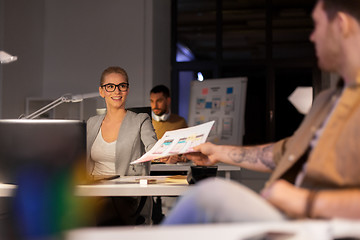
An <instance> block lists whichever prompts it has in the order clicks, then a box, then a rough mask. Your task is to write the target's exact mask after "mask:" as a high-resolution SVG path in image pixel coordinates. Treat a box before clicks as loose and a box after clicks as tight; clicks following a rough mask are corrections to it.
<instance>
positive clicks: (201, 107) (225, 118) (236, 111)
mask: <svg viewBox="0 0 360 240" xmlns="http://www.w3.org/2000/svg"><path fill="white" fill-rule="evenodd" d="M246 86H247V78H246V77H239V78H219V79H208V80H204V81H202V82H199V81H193V82H191V90H190V104H189V117H188V125H189V126H195V125H198V124H201V123H204V122H208V121H212V120H215V124H214V126H213V128H212V130H211V132H210V134H209V137H208V141H210V142H212V143H215V144H229V145H242V141H243V136H244V114H245V99H246Z"/></svg>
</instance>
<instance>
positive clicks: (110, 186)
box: [0, 176, 191, 197]
mask: <svg viewBox="0 0 360 240" xmlns="http://www.w3.org/2000/svg"><path fill="white" fill-rule="evenodd" d="M139 177H140V176H139ZM139 177H137V178H139ZM131 178H133V177H130V179H131ZM151 178H154V177H151ZM122 179H123V180H125V181H127V179H129V178H127V177H124V178H122ZM125 181H123V182H121V181H119V180H117V179H114V180H110V181H105V182H103V183H100V184H92V185H90V184H89V185H78V186H76V187H75V195H76V196H82V197H100V196H102V197H104V196H113V197H114V196H119V197H120V196H122V197H125V196H180V195H182V194H183V193H184V192H185V191H187V190H188V189H189V188H190V187H191V186H189V185H188V184H185V183H184V184H175V183H155V184H147V185H141V184H139V183H127V182H125ZM16 188H17V186H16V185H13V184H0V197H12V196H14V194H15V190H16Z"/></svg>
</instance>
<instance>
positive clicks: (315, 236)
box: [65, 220, 360, 240]
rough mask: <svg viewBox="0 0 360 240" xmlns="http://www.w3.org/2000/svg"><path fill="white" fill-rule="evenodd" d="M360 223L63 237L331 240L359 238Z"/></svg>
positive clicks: (126, 230)
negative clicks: (268, 235)
mask: <svg viewBox="0 0 360 240" xmlns="http://www.w3.org/2000/svg"><path fill="white" fill-rule="evenodd" d="M269 231H271V232H282V233H293V234H294V235H293V236H290V237H286V238H280V237H279V238H265V236H263V237H261V234H263V233H265V232H269ZM359 236H360V221H346V220H332V221H320V220H319V221H316V220H299V221H286V222H262V223H228V224H205V225H177V226H151V227H149V226H142V227H139V226H137V227H111V228H84V229H78V230H72V231H69V232H67V233H65V239H66V240H75V239H76V240H77V239H86V240H95V239H96V240H97V239H107V240H115V239H139V240H143V239H147V240H161V239H172V240H183V239H184V238H185V239H206V240H219V239H226V240H244V239H247V240H250V239H251V240H255V239H256V240H259V239H289V240H304V239H306V240H330V239H334V238H341V237H359Z"/></svg>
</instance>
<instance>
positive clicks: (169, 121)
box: [150, 85, 187, 163]
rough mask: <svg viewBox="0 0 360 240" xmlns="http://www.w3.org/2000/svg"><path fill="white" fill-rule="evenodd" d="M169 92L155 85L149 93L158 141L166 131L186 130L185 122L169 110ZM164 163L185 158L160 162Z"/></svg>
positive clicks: (165, 88) (172, 158)
mask: <svg viewBox="0 0 360 240" xmlns="http://www.w3.org/2000/svg"><path fill="white" fill-rule="evenodd" d="M170 104H171V98H170V91H169V88H167V87H166V86H164V85H157V86H155V87H153V89H151V91H150V105H151V117H152V124H153V126H154V129H155V133H156V136H157V138H158V139H160V138H162V136H163V135H164V133H165V132H166V131H171V130H177V129H180V128H186V127H187V124H186V120H185V119H184V118H183V117H181V116H179V115H177V114H174V113H171V110H170ZM160 161H161V162H165V163H176V162H182V161H185V158H183V157H181V156H178V155H175V156H171V157H169V158H163V159H161V160H160Z"/></svg>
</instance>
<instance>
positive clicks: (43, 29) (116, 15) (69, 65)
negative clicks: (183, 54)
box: [0, 0, 171, 118]
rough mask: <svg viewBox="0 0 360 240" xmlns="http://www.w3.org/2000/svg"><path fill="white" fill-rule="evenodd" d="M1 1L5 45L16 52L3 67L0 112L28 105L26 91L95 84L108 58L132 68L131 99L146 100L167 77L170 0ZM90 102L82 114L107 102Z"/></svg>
mask: <svg viewBox="0 0 360 240" xmlns="http://www.w3.org/2000/svg"><path fill="white" fill-rule="evenodd" d="M1 1H2V2H3V3H4V4H3V5H4V9H5V10H4V12H5V13H4V14H3V15H4V16H3V17H4V18H5V23H4V25H5V30H4V34H3V37H2V39H4V49H6V51H8V52H10V53H12V54H13V55H17V56H18V57H19V60H18V61H17V62H15V63H12V64H9V65H6V66H5V65H4V66H3V67H2V68H3V81H2V82H3V90H2V99H1V105H2V109H3V111H2V115H1V118H17V117H18V116H19V115H20V114H21V113H24V112H25V100H26V98H27V97H37V98H38V97H41V98H52V99H55V98H58V97H59V96H61V95H63V94H65V93H73V94H82V93H89V92H95V91H97V89H98V84H99V77H100V74H101V72H102V71H103V69H105V68H106V67H107V66H110V65H119V66H122V67H124V68H125V69H126V70H127V72H128V74H129V79H130V80H129V81H130V94H129V97H128V101H127V107H137V106H149V96H148V94H149V91H150V89H151V87H152V86H153V85H154V84H155V83H156V84H157V83H158V82H160V83H164V84H167V85H170V4H171V2H170V1H167V0H103V1H98V0H46V1H45V0H32V1H26V0H1ZM0 14H1V13H0ZM158 16H161V17H160V18H161V20H159V17H158ZM0 19H1V18H0ZM155 24H158V25H156V26H155ZM158 41H159V42H158ZM16 86H18V88H19V89H17V91H16V95H17V96H16V98H15V99H14V92H13V91H9V90H10V89H14V88H17V87H16ZM85 101H86V100H85ZM88 102H91V104H94V105H92V106H91V107H90V108H89V107H85V109H91V110H89V111H92V112H91V113H88V114H85V115H89V114H90V115H92V114H94V113H95V108H96V107H99V105H103V103H102V100H101V99H98V100H97V101H95V103H94V101H88Z"/></svg>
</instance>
